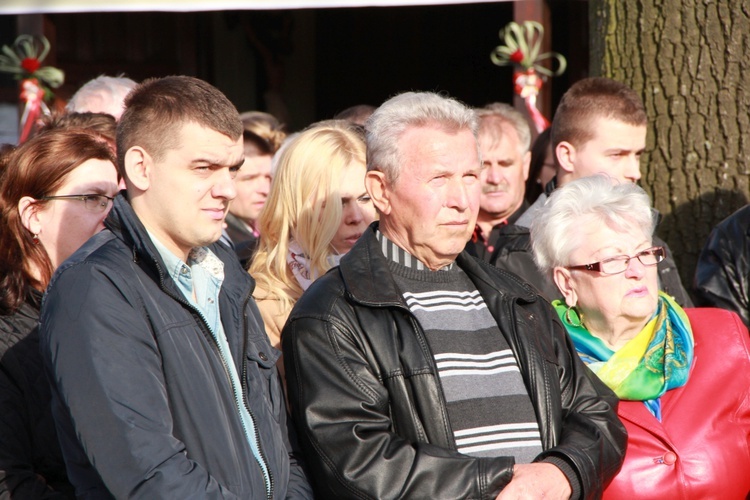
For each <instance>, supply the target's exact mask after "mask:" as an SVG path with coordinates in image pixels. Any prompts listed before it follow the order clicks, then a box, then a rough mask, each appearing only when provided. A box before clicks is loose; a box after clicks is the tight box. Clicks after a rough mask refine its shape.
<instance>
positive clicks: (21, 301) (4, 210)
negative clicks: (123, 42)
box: [0, 129, 118, 498]
mask: <svg viewBox="0 0 750 500" xmlns="http://www.w3.org/2000/svg"><path fill="white" fill-rule="evenodd" d="M115 163H116V160H115V157H114V153H113V151H112V149H111V148H110V145H109V144H108V141H107V139H106V138H105V137H103V136H102V135H100V134H98V133H96V132H93V131H88V130H83V129H64V130H51V131H49V132H45V133H42V134H40V135H38V136H36V137H34V138H33V139H31V140H30V141H28V142H26V143H24V144H23V145H22V146H20V147H18V148H16V149H10V150H7V151H6V152H5V153H4V154H3V155H2V157H0V498H68V497H71V498H72V497H73V491H72V486H71V485H70V484H69V482H68V480H67V476H66V473H65V465H64V463H63V461H62V457H61V453H60V446H59V444H58V442H57V435H56V432H55V427H54V421H53V420H52V412H51V409H50V390H49V387H48V386H47V380H46V378H45V375H44V372H43V370H42V360H41V356H40V355H39V346H38V343H39V339H38V336H37V321H38V318H39V307H40V303H41V298H42V293H43V292H44V290H45V288H46V286H47V284H48V283H49V280H50V278H51V277H52V274H53V273H54V271H55V269H57V267H58V266H60V264H61V263H62V262H63V261H65V259H67V258H68V257H69V256H70V255H72V254H73V252H75V251H76V250H77V249H78V248H79V247H80V246H81V245H83V244H84V243H85V242H86V240H88V239H89V238H90V237H91V236H93V235H94V234H96V233H97V232H99V231H100V230H101V229H102V228H103V227H104V225H103V222H104V218H105V217H106V216H107V213H108V212H109V209H110V208H111V207H112V199H113V197H114V196H115V194H116V193H117V185H118V174H117V169H116V167H115Z"/></svg>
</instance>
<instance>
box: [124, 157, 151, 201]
mask: <svg viewBox="0 0 750 500" xmlns="http://www.w3.org/2000/svg"><path fill="white" fill-rule="evenodd" d="M124 163H125V174H126V177H127V179H128V182H129V183H130V184H132V185H133V186H134V187H135V188H136V189H138V190H139V191H146V190H147V189H148V188H149V186H151V173H152V169H153V165H154V162H153V158H152V157H151V155H149V154H148V153H147V152H146V150H145V149H143V148H142V147H140V146H133V147H132V148H130V149H128V151H127V152H126V153H125V159H124Z"/></svg>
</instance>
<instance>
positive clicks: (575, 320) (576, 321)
mask: <svg viewBox="0 0 750 500" xmlns="http://www.w3.org/2000/svg"><path fill="white" fill-rule="evenodd" d="M571 312H572V313H573V314H572V315H571ZM571 316H572V318H571ZM564 319H565V322H566V323H568V325H570V326H572V327H575V328H580V327H581V326H583V314H581V313H579V312H578V310H577V309H576V308H575V307H573V306H568V308H567V309H566V310H565V316H564Z"/></svg>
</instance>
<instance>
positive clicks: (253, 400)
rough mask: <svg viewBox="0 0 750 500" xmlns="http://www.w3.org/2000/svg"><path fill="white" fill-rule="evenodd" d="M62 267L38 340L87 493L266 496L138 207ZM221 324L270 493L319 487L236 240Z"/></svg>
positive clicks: (117, 213) (305, 493) (299, 493)
mask: <svg viewBox="0 0 750 500" xmlns="http://www.w3.org/2000/svg"><path fill="white" fill-rule="evenodd" d="M105 224H106V226H107V228H108V229H109V230H105V231H102V232H101V233H99V234H97V235H95V236H94V237H93V238H92V239H90V240H89V241H88V242H87V243H86V244H84V246H83V247H81V248H80V249H79V250H78V252H76V253H75V254H74V255H73V256H72V257H71V258H70V259H68V260H67V261H66V262H65V263H64V264H63V265H62V266H61V267H60V268H59V269H58V271H57V272H56V274H55V276H54V277H53V279H52V282H51V283H50V286H49V289H48V290H47V295H46V296H45V299H44V303H43V305H42V314H41V321H40V347H41V351H42V357H43V358H44V363H45V369H46V371H47V373H48V375H49V378H50V380H51V381H52V409H53V415H54V417H55V421H56V423H57V428H58V431H59V436H60V441H61V444H62V450H63V455H64V457H65V462H66V465H67V468H68V473H69V475H70V480H71V482H73V484H74V485H75V486H76V494H77V495H78V497H79V498H87V499H88V498H110V495H111V496H114V497H116V498H144V499H155V498H233V499H234V498H238V499H239V498H263V497H265V496H266V485H265V480H264V478H263V474H262V473H261V469H260V466H259V465H258V463H257V461H256V460H255V457H254V455H253V453H252V451H251V449H250V444H249V443H248V440H247V439H246V437H245V432H244V430H243V424H242V421H241V420H240V417H239V412H238V411H237V407H236V403H235V396H234V391H233V390H232V385H231V381H230V379H229V375H228V371H227V370H228V368H227V367H226V365H225V363H224V362H223V361H222V359H223V358H222V356H221V355H220V352H219V350H218V346H217V344H216V341H215V340H214V338H213V336H212V335H211V333H210V330H209V328H208V325H207V324H206V322H205V320H204V319H203V316H202V314H201V313H200V312H199V311H198V310H197V309H194V308H193V307H192V306H191V305H190V304H189V303H188V302H187V301H186V300H185V298H184V296H183V295H182V293H181V291H180V290H179V288H178V287H177V285H176V283H175V282H174V281H173V280H172V278H171V277H170V276H169V274H168V273H167V272H166V270H165V266H164V263H163V261H162V259H161V256H160V255H159V253H158V251H157V250H156V248H155V247H154V245H153V243H152V242H151V239H150V238H149V236H148V234H147V232H146V230H145V228H144V227H143V225H142V224H141V222H140V220H139V219H138V217H137V216H136V214H135V213H134V212H133V209H132V207H131V206H130V203H128V201H127V200H126V199H125V198H124V197H123V195H118V196H117V198H116V199H115V204H114V208H113V209H112V212H111V213H110V214H109V216H108V218H107V220H106V222H105ZM211 250H212V251H213V252H214V253H215V254H216V256H217V257H219V258H220V259H221V260H222V261H223V262H224V274H225V277H224V282H223V283H222V286H221V292H220V294H219V308H220V310H221V320H222V324H223V326H224V330H225V333H226V337H227V342H228V344H229V348H230V350H231V352H232V357H233V361H234V363H235V367H236V369H237V373H238V374H239V375H240V381H241V384H242V392H243V394H244V396H245V400H246V403H247V407H248V410H249V411H250V413H251V415H252V417H253V419H254V421H255V425H256V428H257V431H258V444H259V447H260V449H261V450H262V451H261V452H262V454H263V455H264V457H265V459H266V460H265V461H266V463H267V464H268V468H269V471H270V476H271V479H272V487H271V489H272V491H271V496H272V497H273V498H288V497H296V498H309V497H310V496H311V491H310V487H309V484H308V483H307V481H306V478H305V475H304V473H303V472H302V469H301V467H300V464H299V463H298V462H297V461H296V459H295V457H294V455H293V452H292V448H291V445H290V441H289V440H288V437H287V433H286V420H287V413H286V410H285V405H284V397H283V392H282V389H281V385H280V382H279V376H278V372H277V370H276V366H275V362H276V360H277V359H278V357H279V355H280V353H279V351H277V350H276V349H274V348H273V347H272V346H271V344H270V343H269V341H268V337H267V336H266V334H265V330H264V328H263V323H262V320H261V317H260V313H259V311H258V308H257V307H256V306H255V302H254V301H253V300H252V298H251V293H252V290H253V288H254V285H255V283H254V282H253V280H252V278H251V277H250V275H248V274H247V272H245V271H244V270H243V269H242V268H241V267H240V265H239V262H238V261H237V259H236V257H235V256H234V254H233V253H232V252H231V250H229V249H228V248H227V247H226V246H224V245H222V244H218V243H215V244H213V245H212V246H211Z"/></svg>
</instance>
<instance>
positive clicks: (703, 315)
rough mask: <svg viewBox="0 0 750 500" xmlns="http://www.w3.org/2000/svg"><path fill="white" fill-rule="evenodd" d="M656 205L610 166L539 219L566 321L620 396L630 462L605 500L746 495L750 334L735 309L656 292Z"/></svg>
mask: <svg viewBox="0 0 750 500" xmlns="http://www.w3.org/2000/svg"><path fill="white" fill-rule="evenodd" d="M654 226H655V216H654V211H653V210H652V208H651V204H650V199H649V197H648V195H647V194H646V193H645V192H644V191H643V190H642V189H641V188H639V187H638V186H636V185H635V184H631V183H627V184H613V183H612V180H611V179H610V178H608V177H606V176H603V175H597V176H593V177H588V178H583V179H579V180H576V181H573V182H570V183H569V184H566V185H565V186H564V187H562V188H559V189H557V190H555V191H554V192H553V193H552V195H551V196H550V198H549V200H548V201H547V203H546V204H545V205H544V207H543V208H542V209H541V211H540V212H539V215H538V217H537V218H536V219H535V220H534V222H533V224H532V227H531V239H532V247H533V250H534V256H535V258H536V260H537V263H538V265H539V266H540V268H541V269H542V270H543V271H544V272H547V273H549V274H551V276H552V278H553V279H554V282H555V284H556V285H557V287H558V288H559V289H560V292H561V293H562V295H563V297H564V301H559V300H558V301H554V302H553V305H554V306H555V308H556V309H557V312H558V314H559V316H560V320H561V321H562V323H563V324H564V325H565V327H566V329H567V332H568V334H569V335H570V338H571V340H572V341H573V345H574V346H575V348H576V351H577V352H578V354H579V356H580V358H581V359H582V360H583V362H584V363H585V364H587V365H588V367H589V368H590V369H591V370H592V371H593V372H594V373H595V374H596V375H597V376H598V377H599V378H600V379H601V380H602V381H603V382H604V383H605V384H607V385H608V386H609V387H610V389H612V390H613V391H614V392H615V394H617V396H619V398H620V405H619V408H618V415H619V416H620V419H621V420H622V422H623V423H624V424H625V427H626V428H627V430H628V446H627V450H626V454H625V462H624V463H623V466H622V468H621V469H620V472H619V473H618V475H617V476H616V477H615V479H614V480H613V481H612V483H611V484H610V485H609V487H608V488H607V489H606V491H605V493H604V498H610V499H613V498H622V499H628V500H632V499H634V498H638V499H639V500H640V499H646V498H654V499H662V500H663V499H664V498H685V499H687V498H721V499H745V498H746V496H747V495H748V493H749V492H750V474H749V473H748V471H750V354H749V353H750V338H749V337H748V331H747V329H746V328H745V327H744V325H743V324H742V322H741V321H740V319H739V317H738V316H736V315H735V314H734V313H731V312H727V311H724V310H720V309H687V310H683V309H682V308H681V307H680V306H679V305H677V303H675V301H674V300H673V299H672V298H671V297H669V296H668V295H666V294H664V293H663V292H659V286H658V285H659V284H658V280H657V269H656V264H657V263H659V262H660V261H661V260H663V259H664V249H663V248H661V247H655V246H653V243H652V235H653V231H654Z"/></svg>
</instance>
